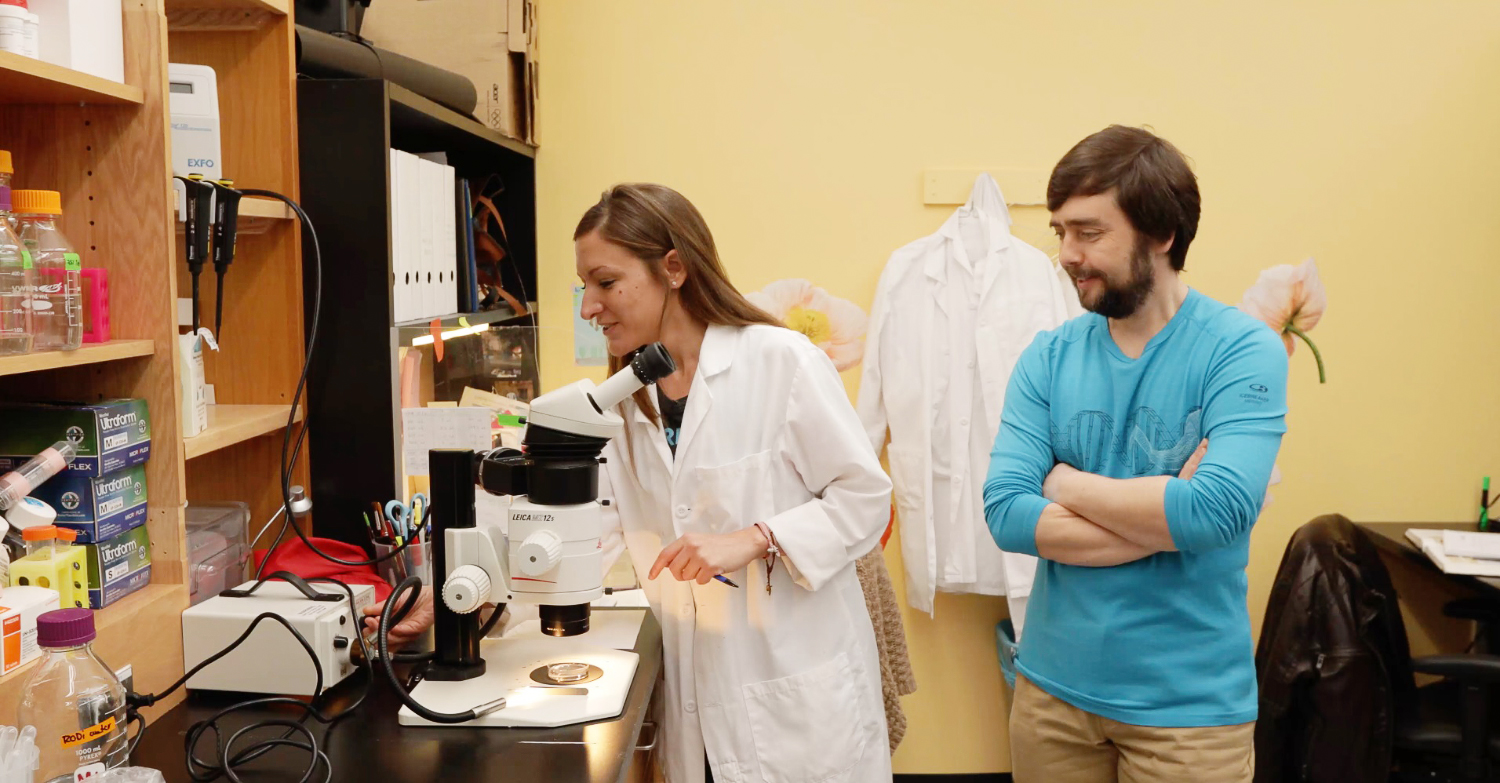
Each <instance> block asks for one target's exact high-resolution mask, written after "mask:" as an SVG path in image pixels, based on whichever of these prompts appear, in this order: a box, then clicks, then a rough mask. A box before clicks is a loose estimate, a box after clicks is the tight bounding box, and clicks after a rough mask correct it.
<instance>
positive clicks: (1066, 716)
mask: <svg viewBox="0 0 1500 783" xmlns="http://www.w3.org/2000/svg"><path fill="white" fill-rule="evenodd" d="M1010 756H1011V765H1012V771H1013V774H1014V777H1015V780H1016V783H1116V781H1118V782H1119V783H1167V781H1191V783H1249V781H1250V780H1251V779H1252V778H1253V777H1254V776H1255V724H1254V723H1253V722H1252V723H1243V724H1240V725H1238V726H1208V727H1202V728H1167V729H1164V728H1153V727H1150V726H1132V725H1130V724H1128V723H1120V722H1119V721H1114V720H1110V719H1109V718H1101V717H1099V716H1098V715H1094V714H1093V713H1089V712H1085V711H1083V710H1080V709H1078V708H1077V707H1074V706H1073V705H1071V704H1068V703H1067V702H1065V701H1063V700H1061V699H1058V698H1056V697H1054V696H1052V695H1051V694H1049V693H1047V692H1046V691H1043V690H1042V689H1041V688H1038V687H1036V686H1035V685H1033V684H1031V682H1029V681H1027V679H1026V678H1025V677H1022V676H1019V675H1018V676H1017V677H1016V693H1015V700H1014V701H1013V702H1012V704H1011V708H1010Z"/></svg>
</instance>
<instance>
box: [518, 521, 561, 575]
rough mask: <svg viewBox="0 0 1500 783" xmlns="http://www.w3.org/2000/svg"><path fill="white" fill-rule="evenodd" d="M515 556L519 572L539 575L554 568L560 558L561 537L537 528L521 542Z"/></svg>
mask: <svg viewBox="0 0 1500 783" xmlns="http://www.w3.org/2000/svg"><path fill="white" fill-rule="evenodd" d="M516 557H517V558H518V559H519V560H520V563H519V565H520V568H521V573H523V574H525V575H527V576H541V575H542V574H545V573H547V572H548V571H551V570H552V569H553V568H556V567H557V561H559V560H561V559H562V539H560V538H558V537H557V534H556V533H554V532H552V531H550V530H538V531H536V532H535V533H532V534H531V535H529V536H527V537H526V540H525V541H522V542H521V548H520V549H518V550H516Z"/></svg>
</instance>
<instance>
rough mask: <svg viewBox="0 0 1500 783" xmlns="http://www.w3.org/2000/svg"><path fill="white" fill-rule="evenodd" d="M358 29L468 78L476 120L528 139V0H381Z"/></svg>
mask: <svg viewBox="0 0 1500 783" xmlns="http://www.w3.org/2000/svg"><path fill="white" fill-rule="evenodd" d="M517 24H519V27H518V26H517ZM360 35H361V36H362V37H364V38H366V39H369V41H370V43H372V44H374V45H375V46H378V47H380V48H382V49H389V50H390V51H393V52H395V53H397V54H400V55H405V56H407V57H411V58H413V59H417V60H421V61H422V62H425V63H428V64H429V65H435V66H437V67H439V68H444V69H446V70H449V71H453V72H454V73H457V74H459V75H461V76H466V77H468V79H469V80H470V81H472V82H474V89H475V91H476V92H478V93H479V104H478V106H476V107H475V108H474V115H475V119H477V120H479V121H480V122H481V123H483V124H484V125H486V126H488V127H490V128H492V129H494V130H497V131H499V132H501V133H503V134H505V135H507V136H510V137H512V138H515V139H520V140H522V141H525V142H527V143H534V136H535V134H534V130H533V125H534V122H533V118H534V117H535V104H536V98H535V91H536V79H535V73H536V69H535V65H536V63H535V54H536V11H535V6H534V4H533V3H532V2H531V0H507V1H502V0H381V2H378V3H372V4H371V5H370V8H369V9H368V10H366V11H365V18H364V25H363V26H362V27H361V28H360Z"/></svg>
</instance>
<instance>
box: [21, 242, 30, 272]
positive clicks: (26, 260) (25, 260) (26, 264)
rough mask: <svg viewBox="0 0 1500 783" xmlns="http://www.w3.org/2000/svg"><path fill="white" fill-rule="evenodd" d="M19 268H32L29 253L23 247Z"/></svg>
mask: <svg viewBox="0 0 1500 783" xmlns="http://www.w3.org/2000/svg"><path fill="white" fill-rule="evenodd" d="M21 268H22V269H30V268H32V261H31V251H30V250H27V249H26V248H24V247H23V248H21Z"/></svg>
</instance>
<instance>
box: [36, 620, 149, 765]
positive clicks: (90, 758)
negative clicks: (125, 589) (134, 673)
mask: <svg viewBox="0 0 1500 783" xmlns="http://www.w3.org/2000/svg"><path fill="white" fill-rule="evenodd" d="M36 625H37V644H38V645H40V646H41V648H42V655H43V657H42V660H41V662H40V663H38V664H37V667H36V670H35V671H33V672H32V674H31V677H30V679H28V680H27V681H26V686H25V687H24V688H23V689H22V696H21V709H20V712H19V715H18V717H19V720H20V723H21V725H23V726H24V725H31V726H35V727H36V744H37V747H39V748H41V759H40V761H39V764H40V766H38V767H37V776H36V780H38V781H41V782H42V783H54V782H61V781H66V783H72V781H74V780H75V779H82V778H86V777H91V776H96V775H99V774H102V773H103V772H104V771H105V770H108V769H113V768H115V767H118V766H123V765H124V763H125V761H126V755H127V754H126V750H127V747H128V743H127V739H126V729H125V687H124V686H123V685H121V684H120V680H119V678H117V677H115V673H114V671H113V670H111V669H110V668H109V667H108V666H106V665H104V662H103V661H101V660H99V656H98V655H96V654H94V648H93V641H94V635H95V634H94V613H93V611H91V610H89V609H58V610H55V611H51V612H47V613H45V614H43V615H42V616H40V617H38V618H37V621H36ZM75 776H82V777H78V778H75Z"/></svg>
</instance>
